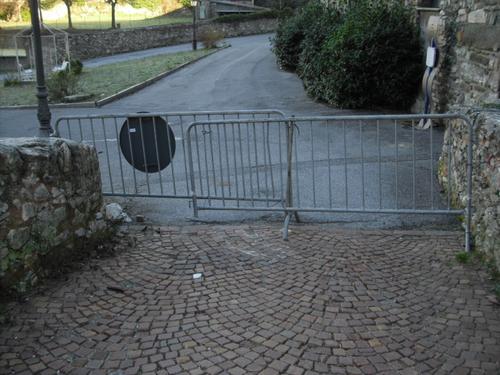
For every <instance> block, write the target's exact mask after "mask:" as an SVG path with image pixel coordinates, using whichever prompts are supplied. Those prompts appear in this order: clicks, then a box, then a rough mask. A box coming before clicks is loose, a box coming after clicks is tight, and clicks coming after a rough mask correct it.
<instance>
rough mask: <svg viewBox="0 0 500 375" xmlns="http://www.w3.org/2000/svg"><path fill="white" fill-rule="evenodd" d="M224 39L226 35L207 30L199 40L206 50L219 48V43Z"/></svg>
mask: <svg viewBox="0 0 500 375" xmlns="http://www.w3.org/2000/svg"><path fill="white" fill-rule="evenodd" d="M222 39H224V33H223V32H222V31H217V30H207V31H204V32H202V33H201V34H200V36H199V40H200V41H201V42H202V43H203V47H205V48H208V49H210V48H217V43H218V42H220V41H221V40H222Z"/></svg>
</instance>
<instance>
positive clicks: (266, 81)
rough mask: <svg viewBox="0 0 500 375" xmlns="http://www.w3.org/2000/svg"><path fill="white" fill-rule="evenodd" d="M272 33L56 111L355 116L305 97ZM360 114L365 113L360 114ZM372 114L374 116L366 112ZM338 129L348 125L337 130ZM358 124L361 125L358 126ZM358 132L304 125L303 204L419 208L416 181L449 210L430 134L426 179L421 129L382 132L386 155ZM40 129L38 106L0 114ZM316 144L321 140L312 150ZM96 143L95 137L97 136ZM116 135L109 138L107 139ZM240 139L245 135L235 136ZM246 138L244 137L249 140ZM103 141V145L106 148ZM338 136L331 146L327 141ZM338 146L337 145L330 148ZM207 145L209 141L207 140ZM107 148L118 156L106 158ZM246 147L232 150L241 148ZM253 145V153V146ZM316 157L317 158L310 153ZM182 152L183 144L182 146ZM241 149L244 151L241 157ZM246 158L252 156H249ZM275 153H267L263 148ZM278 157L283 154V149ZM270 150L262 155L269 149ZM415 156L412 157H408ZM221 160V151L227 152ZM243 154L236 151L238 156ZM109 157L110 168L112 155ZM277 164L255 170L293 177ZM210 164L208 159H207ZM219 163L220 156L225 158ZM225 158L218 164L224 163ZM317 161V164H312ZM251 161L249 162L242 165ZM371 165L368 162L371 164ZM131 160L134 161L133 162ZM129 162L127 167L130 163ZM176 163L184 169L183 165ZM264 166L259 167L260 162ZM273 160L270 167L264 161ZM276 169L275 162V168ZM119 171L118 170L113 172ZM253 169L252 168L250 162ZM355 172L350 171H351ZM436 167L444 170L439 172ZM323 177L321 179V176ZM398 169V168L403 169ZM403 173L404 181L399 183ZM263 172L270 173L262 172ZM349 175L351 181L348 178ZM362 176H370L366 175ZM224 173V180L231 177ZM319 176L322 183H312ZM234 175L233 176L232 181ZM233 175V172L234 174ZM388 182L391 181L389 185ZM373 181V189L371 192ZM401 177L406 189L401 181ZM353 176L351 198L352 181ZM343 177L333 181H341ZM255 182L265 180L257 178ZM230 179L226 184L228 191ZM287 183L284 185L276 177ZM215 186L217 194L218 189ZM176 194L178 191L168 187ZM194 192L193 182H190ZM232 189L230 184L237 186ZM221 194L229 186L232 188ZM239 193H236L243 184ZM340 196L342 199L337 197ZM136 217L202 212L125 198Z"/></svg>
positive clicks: (439, 222) (420, 222) (383, 224)
mask: <svg viewBox="0 0 500 375" xmlns="http://www.w3.org/2000/svg"><path fill="white" fill-rule="evenodd" d="M269 38H270V35H259V36H250V37H243V38H232V39H229V40H228V41H229V43H230V44H231V47H230V48H227V49H225V50H222V51H220V52H218V53H216V54H214V55H212V56H209V57H208V58H206V59H203V60H201V61H200V62H198V63H195V64H193V65H191V66H189V67H187V68H185V69H183V70H181V71H179V72H177V73H175V74H173V75H171V76H169V77H167V78H165V79H163V80H161V81H159V82H158V83H156V84H154V85H152V86H150V87H147V88H146V89H144V90H142V91H140V92H138V93H136V94H133V95H131V96H129V97H126V98H124V99H121V100H119V101H116V102H114V103H111V104H109V105H107V106H105V107H103V108H91V109H86V108H74V109H54V111H53V116H54V118H57V117H60V116H65V115H78V114H94V113H131V112H137V111H150V112H173V111H222V110H238V109H266V108H273V109H278V110H281V111H283V112H284V113H285V114H286V115H296V116H309V115H314V116H319V115H333V114H340V113H341V114H351V113H353V114H355V113H354V112H350V111H340V110H337V109H334V108H331V107H328V106H326V105H323V104H320V103H316V102H313V101H312V100H311V99H310V98H308V97H307V96H306V94H305V92H304V89H303V86H302V83H301V81H300V80H299V79H298V78H297V76H296V75H295V74H293V73H289V72H284V71H281V70H280V69H279V68H278V67H277V65H276V62H275V58H274V56H273V54H272V52H271V51H270V44H269ZM359 113H360V112H356V114H359ZM365 113H366V112H365ZM337 125H338V124H337ZM354 125H355V126H357V125H356V124H354ZM354 125H353V127H352V129H351V128H349V129H348V131H347V138H346V146H345V148H343V147H344V146H343V139H342V137H343V133H342V129H341V128H340V127H339V126H336V127H333V128H332V129H333V131H331V133H328V134H326V133H325V129H324V126H322V124H315V125H314V126H312V127H311V126H309V127H308V124H306V123H304V124H301V125H300V126H301V128H303V129H306V130H307V131H302V134H301V136H300V137H299V138H297V142H298V143H297V144H298V152H299V155H298V156H299V157H298V161H299V162H298V163H297V181H298V182H299V186H302V189H301V191H296V193H297V194H296V196H297V197H299V198H302V204H303V205H306V203H305V202H306V201H308V204H307V205H308V206H310V205H311V203H313V199H314V200H315V201H316V204H318V205H329V204H330V202H332V204H334V205H337V204H338V205H343V204H345V200H343V199H344V197H346V196H347V199H348V200H349V206H350V207H360V206H361V205H362V200H363V197H364V199H365V202H364V203H365V204H366V205H376V204H377V203H378V202H379V196H380V193H382V195H383V197H384V198H383V205H384V206H385V207H395V205H396V200H398V204H400V205H401V204H402V205H408V204H411V197H410V195H411V194H413V192H412V191H411V190H412V187H411V184H410V182H411V181H413V180H416V182H417V183H418V188H417V190H418V191H417V194H418V200H419V202H420V204H422V205H426V204H429V199H430V196H429V194H428V191H429V189H430V188H431V187H432V189H433V195H434V197H433V201H434V202H435V203H436V204H437V205H439V186H438V185H437V184H436V181H435V179H434V180H432V179H431V178H430V177H429V176H430V165H431V163H430V158H429V154H430V147H429V139H428V136H427V135H426V134H424V133H417V135H416V145H417V150H418V152H417V153H418V157H417V159H418V160H417V162H416V164H415V166H416V168H415V169H416V173H415V174H413V172H412V166H413V165H412V163H411V156H412V155H411V154H409V153H408V152H409V150H410V149H411V147H409V146H411V136H412V131H411V128H409V127H405V126H402V125H401V126H398V138H395V137H394V130H393V128H392V127H387V129H386V128H385V127H383V129H382V131H381V133H380V136H381V147H382V148H381V151H380V149H379V148H378V144H377V143H376V142H374V139H375V138H374V133H373V129H374V128H373V127H371V128H365V129H363V130H362V132H363V137H364V138H365V139H367V140H369V139H371V142H370V141H368V142H366V143H365V146H364V149H363V150H362V151H361V150H360V148H359V145H360V142H359V131H358V128H357V127H356V128H355V127H354ZM99 131H100V130H97V132H98V133H97V134H96V135H97V139H98V142H97V144H96V145H97V148H98V150H99V151H100V155H101V162H102V165H103V166H104V167H103V184H104V186H105V187H106V188H107V189H108V190H109V188H110V182H109V175H110V172H112V173H111V174H112V177H115V178H114V184H117V183H119V181H117V180H118V179H119V178H116V176H115V173H117V171H118V170H119V165H120V164H122V162H123V160H121V159H120V158H119V157H118V152H117V150H118V149H117V145H116V138H117V136H116V134H114V135H113V134H109V133H108V134H107V135H104V134H102V133H99ZM35 132H36V112H35V111H34V110H8V111H7V110H3V111H0V137H7V136H9V137H17V136H30V135H32V134H35ZM182 138H183V135H182V134H180V135H179V134H178V133H176V139H177V141H178V142H179V141H181V140H182ZM311 138H312V139H313V142H314V139H315V140H316V141H315V142H314V146H311ZM88 139H90V137H88ZM104 139H107V140H108V141H107V142H104V141H103V140H104ZM228 139H229V140H230V142H233V141H234V140H235V139H236V138H235V137H233V138H228ZM239 139H241V137H240V138H239ZM441 139H442V131H441V130H439V129H436V130H435V131H434V137H433V142H432V143H433V153H434V162H433V163H432V164H433V168H436V159H437V156H438V153H439V149H440V142H441ZM99 140H100V141H101V142H99ZM325 140H328V142H325ZM330 141H331V142H330ZM200 142H204V140H203V139H201V140H200ZM396 142H397V144H398V147H397V150H398V151H397V152H399V153H401V154H400V155H399V156H400V157H402V158H403V159H404V158H406V159H405V160H406V161H404V162H402V163H401V162H400V163H396V162H395V159H389V160H387V161H386V163H385V164H384V167H383V168H382V169H378V164H377V163H376V162H375V159H374V158H376V157H377V156H378V154H379V153H381V154H382V157H386V158H387V157H392V156H393V155H394V152H395V151H396V147H395V145H396ZM106 147H108V154H107V155H106ZM236 149H237V147H235V149H234V150H231V152H236ZM243 149H244V148H243ZM311 149H314V153H313V154H312V155H310V154H309V153H310V150H311ZM179 150H181V148H179ZM347 150H348V151H349V152H348V154H349V155H347V156H348V160H349V162H348V163H347V164H348V167H347V168H346V167H345V165H344V163H343V161H344V160H345V154H344V151H347ZM238 152H239V151H238ZM242 152H243V154H244V155H242V156H244V158H245V160H246V158H247V156H248V155H247V154H246V153H245V152H244V151H242ZM262 152H265V150H262ZM273 152H275V151H273ZM360 152H363V155H364V157H367V158H371V159H372V161H371V162H369V163H366V164H362V163H360V160H359V157H360V155H361V154H360ZM259 153H260V152H259ZM405 153H406V154H405ZM217 155H218V154H216V156H217ZM235 155H236V154H235ZM107 156H109V164H108V157H107ZM277 156H278V155H275V160H274V162H273V163H271V160H270V162H269V163H268V164H269V165H254V166H253V167H257V168H260V167H264V168H268V169H267V170H268V172H269V174H271V171H273V170H274V171H275V178H276V179H277V178H278V176H280V174H281V173H283V169H282V165H277V164H276V160H277V159H276V158H277ZM184 157H185V153H181V152H177V154H176V159H177V160H175V162H176V163H177V164H178V165H179V166H181V167H179V168H177V170H176V171H170V173H171V175H174V174H175V176H176V180H177V183H178V186H183V184H185V183H186V179H187V176H186V173H185V170H184V171H183V168H182V167H183V166H184V161H185V160H184ZM202 158H203V155H202ZM217 158H218V156H217ZM217 158H216V159H217ZM313 159H314V160H315V163H316V164H315V165H314V167H313V165H312V160H313ZM242 160H243V159H242ZM367 160H368V159H367ZM125 164H126V163H125ZM125 164H124V165H125ZM177 164H176V165H177ZM255 164H257V163H255ZM264 164H265V163H264ZM271 164H272V165H271ZM108 165H109V167H108ZM241 166H242V167H243V164H242V165H241ZM219 167H220V165H218V164H217V163H215V164H212V168H209V169H210V173H213V171H214V170H218V169H219ZM247 167H248V168H247V169H246V170H247V172H245V168H242V170H243V172H241V173H240V172H237V171H236V170H233V172H231V173H234V174H233V175H232V178H233V181H235V180H237V178H236V177H235V176H236V175H238V173H240V178H241V180H240V187H239V189H242V184H243V182H244V181H246V184H247V186H248V187H250V184H251V183H252V181H253V180H252V178H254V177H252V176H251V175H250V173H251V167H252V166H251V165H248V166H247ZM346 170H347V174H346V172H345V171H346ZM434 170H435V169H434ZM313 171H314V172H315V175H313ZM396 171H397V172H396ZM166 173H167V175H166V176H164V178H163V182H162V183H164V184H165V183H166V181H167V180H168V179H169V177H168V173H169V171H168V170H167V171H166ZM396 174H398V177H399V178H397V177H396ZM262 175H263V174H262ZM138 176H139V174H136V176H135V177H134V176H133V175H132V172H131V170H130V169H127V170H126V171H125V178H124V181H125V184H126V185H131V184H132V183H133V178H136V182H137V180H139V181H138V183H139V185H140V187H141V189H143V190H142V191H145V189H147V187H146V183H147V181H146V177H145V176H144V175H142V176H140V177H138ZM346 176H347V177H346ZM361 176H362V177H361ZM222 177H223V176H219V178H218V179H220V180H223V178H222ZM313 177H314V178H315V179H316V181H317V183H316V184H315V185H313V184H312V180H313ZM226 178H227V176H226ZM229 178H231V176H229ZM379 178H380V179H381V182H379ZM362 179H364V186H362V184H361V183H362V182H363V181H362ZM395 179H398V183H397V184H396V183H395ZM346 180H347V194H346V188H345V186H346V185H345V181H346ZM332 181H333V182H332ZM254 182H255V181H254ZM149 183H150V190H151V191H158V189H159V183H160V181H159V180H158V179H156V180H155V177H154V176H152V177H151V179H150V181H149ZM225 183H226V182H224V181H222V185H224V184H225ZM276 183H278V180H276ZM215 185H216V184H214V186H213V188H215ZM166 188H167V189H170V188H171V186H168V182H167V185H166ZM186 188H187V185H186ZM227 188H228V187H227ZM219 189H220V190H223V189H224V187H223V188H222V189H221V187H220V186H219ZM233 189H234V187H233ZM332 195H333V196H332ZM113 199H114V200H119V201H120V202H121V203H123V204H124V205H125V206H126V207H127V208H128V209H129V211H130V212H131V214H132V215H134V214H143V215H145V216H146V218H147V219H148V220H150V221H152V222H161V223H169V222H174V223H175V222H179V221H183V220H191V219H192V208H191V205H190V202H188V201H186V200H173V199H164V198H163V199H152V198H148V199H145V198H133V199H128V198H127V199H120V198H113ZM301 216H302V218H303V219H304V220H321V221H324V220H327V221H335V222H337V223H339V224H342V225H347V226H349V227H357V228H367V227H371V228H388V227H412V226H424V227H435V226H442V227H449V226H450V225H456V224H457V222H456V221H455V220H450V219H449V218H447V217H439V216H438V217H434V216H433V217H429V216H417V215H412V216H410V215H380V214H323V213H322V214H303V215H301ZM200 219H202V220H207V221H223V222H226V221H235V220H236V221H242V220H255V219H260V220H263V219H266V220H281V219H282V215H279V214H272V213H245V212H238V211H229V212H228V211H203V212H201V214H200Z"/></svg>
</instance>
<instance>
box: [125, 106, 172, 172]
mask: <svg viewBox="0 0 500 375" xmlns="http://www.w3.org/2000/svg"><path fill="white" fill-rule="evenodd" d="M120 148H121V150H122V153H123V156H125V159H126V160H127V161H128V162H129V164H130V165H131V166H133V167H134V168H135V169H138V170H140V171H142V172H146V173H155V172H159V171H161V170H163V169H165V168H166V167H167V166H168V165H169V164H170V163H171V161H172V159H173V157H174V154H175V137H174V132H173V131H172V129H171V128H170V126H169V125H168V124H167V123H166V122H165V120H163V119H162V118H161V117H158V116H154V117H152V116H149V117H147V116H146V117H129V118H128V119H127V120H126V121H125V122H124V123H123V125H122V128H121V130H120Z"/></svg>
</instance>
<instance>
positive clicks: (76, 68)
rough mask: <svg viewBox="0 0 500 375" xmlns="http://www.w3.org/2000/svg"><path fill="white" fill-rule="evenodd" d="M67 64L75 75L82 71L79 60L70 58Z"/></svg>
mask: <svg viewBox="0 0 500 375" xmlns="http://www.w3.org/2000/svg"><path fill="white" fill-rule="evenodd" d="M69 66H70V71H71V73H73V74H75V75H77V76H78V75H80V74H82V71H83V64H82V62H81V61H80V60H78V59H71V60H70V63H69Z"/></svg>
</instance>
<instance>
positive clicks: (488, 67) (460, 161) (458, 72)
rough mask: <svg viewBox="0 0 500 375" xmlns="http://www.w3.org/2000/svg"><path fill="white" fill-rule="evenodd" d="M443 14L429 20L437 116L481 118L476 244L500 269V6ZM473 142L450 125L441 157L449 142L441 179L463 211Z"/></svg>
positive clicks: (474, 1) (485, 1) (463, 7)
mask: <svg viewBox="0 0 500 375" xmlns="http://www.w3.org/2000/svg"><path fill="white" fill-rule="evenodd" d="M440 8H441V10H440V12H439V14H436V15H434V16H431V17H429V19H428V22H427V30H426V34H427V36H428V38H430V37H434V38H435V39H436V41H437V44H438V48H439V51H440V57H439V65H438V69H439V71H438V73H437V76H436V80H435V83H434V87H433V111H434V112H437V113H442V112H460V113H463V114H466V115H468V116H469V117H470V118H471V119H474V118H476V117H477V118H476V120H475V129H474V132H473V139H474V152H473V168H474V169H473V171H474V172H473V216H472V230H473V236H474V244H475V247H476V249H477V250H479V251H482V252H483V253H485V254H487V255H488V256H489V257H490V258H492V259H494V260H495V261H496V265H497V268H498V269H500V242H499V238H500V211H499V210H500V177H499V176H500V53H499V51H500V1H499V0H441V1H440ZM490 107H493V108H497V109H488V108H490ZM469 138H470V135H469V133H468V130H467V127H466V126H465V124H464V123H463V121H462V120H457V121H454V122H452V123H451V125H450V127H449V128H448V129H447V130H446V135H445V143H444V144H445V146H444V148H443V157H446V155H447V153H448V150H447V146H446V145H447V144H448V142H449V143H451V163H452V167H451V168H450V170H448V167H447V166H446V165H441V167H440V176H439V177H440V180H441V181H442V182H443V186H444V187H447V183H448V179H450V182H451V188H452V194H453V195H454V197H455V203H456V205H457V206H462V207H463V206H465V204H466V189H467V185H466V184H467V178H466V175H467V152H466V150H467V143H468V140H469ZM443 160H444V159H443Z"/></svg>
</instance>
